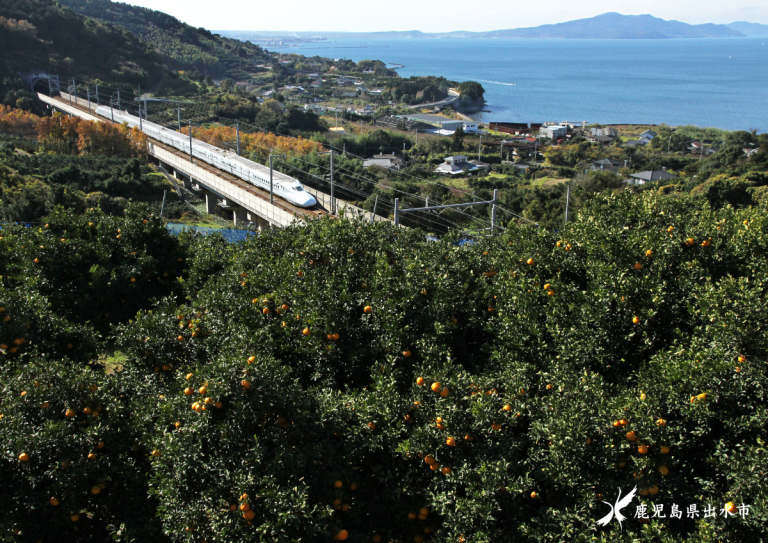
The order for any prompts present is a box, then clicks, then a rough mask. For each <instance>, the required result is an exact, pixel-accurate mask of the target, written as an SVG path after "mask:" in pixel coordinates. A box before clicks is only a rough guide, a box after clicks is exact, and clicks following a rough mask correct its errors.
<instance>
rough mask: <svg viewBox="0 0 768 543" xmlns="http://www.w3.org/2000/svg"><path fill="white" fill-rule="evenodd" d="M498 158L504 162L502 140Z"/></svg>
mask: <svg viewBox="0 0 768 543" xmlns="http://www.w3.org/2000/svg"><path fill="white" fill-rule="evenodd" d="M499 158H500V159H501V161H502V162H504V142H503V141H502V142H501V150H500V151H499Z"/></svg>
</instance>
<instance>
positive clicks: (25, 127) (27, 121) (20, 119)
mask: <svg viewBox="0 0 768 543" xmlns="http://www.w3.org/2000/svg"><path fill="white" fill-rule="evenodd" d="M38 121H40V117H38V116H37V115H35V114H34V113H30V112H28V111H24V110H22V109H15V108H12V107H9V106H4V105H0V133H5V134H12V135H18V136H31V135H34V134H35V126H36V125H37V123H38Z"/></svg>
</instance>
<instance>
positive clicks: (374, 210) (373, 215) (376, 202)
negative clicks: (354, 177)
mask: <svg viewBox="0 0 768 543" xmlns="http://www.w3.org/2000/svg"><path fill="white" fill-rule="evenodd" d="M378 203H379V196H378V195H376V199H375V200H374V201H373V213H371V224H373V219H374V217H376V204H378Z"/></svg>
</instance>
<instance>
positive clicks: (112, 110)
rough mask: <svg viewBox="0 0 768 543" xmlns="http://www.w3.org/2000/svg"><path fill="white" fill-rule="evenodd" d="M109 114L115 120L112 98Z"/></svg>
mask: <svg viewBox="0 0 768 543" xmlns="http://www.w3.org/2000/svg"><path fill="white" fill-rule="evenodd" d="M109 114H110V115H111V116H112V122H115V108H114V107H113V103H112V99H110V100H109Z"/></svg>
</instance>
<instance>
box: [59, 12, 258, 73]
mask: <svg viewBox="0 0 768 543" xmlns="http://www.w3.org/2000/svg"><path fill="white" fill-rule="evenodd" d="M62 3H63V4H64V5H66V6H68V7H69V8H71V9H73V10H74V11H76V12H77V13H80V14H82V15H85V16H87V17H93V18H94V19H97V20H101V21H105V22H108V23H112V24H114V25H116V26H117V27H123V28H126V29H127V30H129V31H130V32H131V33H133V34H134V35H136V36H137V37H139V38H141V39H142V40H144V41H146V42H147V43H149V44H151V45H152V47H154V48H155V49H157V51H158V52H159V53H160V56H161V57H162V59H163V62H164V63H165V65H166V66H167V67H168V68H171V69H173V70H187V71H190V72H191V71H198V72H202V73H204V74H213V75H214V76H223V75H227V76H230V77H235V78H238V77H242V76H243V75H244V74H246V73H247V72H248V69H249V68H248V65H249V64H253V61H254V60H256V59H264V58H266V54H265V53H264V52H263V51H262V50H261V48H260V47H259V46H257V45H253V44H251V43H250V42H241V41H238V40H234V39H230V38H224V37H221V36H219V35H214V34H212V33H211V32H210V31H208V30H205V29H204V28H194V27H191V26H189V25H188V24H186V23H183V22H181V21H179V20H178V19H176V18H175V17H172V16H171V15H167V14H165V13H163V12H161V11H156V10H152V9H148V8H143V7H138V6H131V5H128V4H123V3H120V2H112V1H111V0H64V1H63V2H62ZM241 61H242V62H241Z"/></svg>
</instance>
